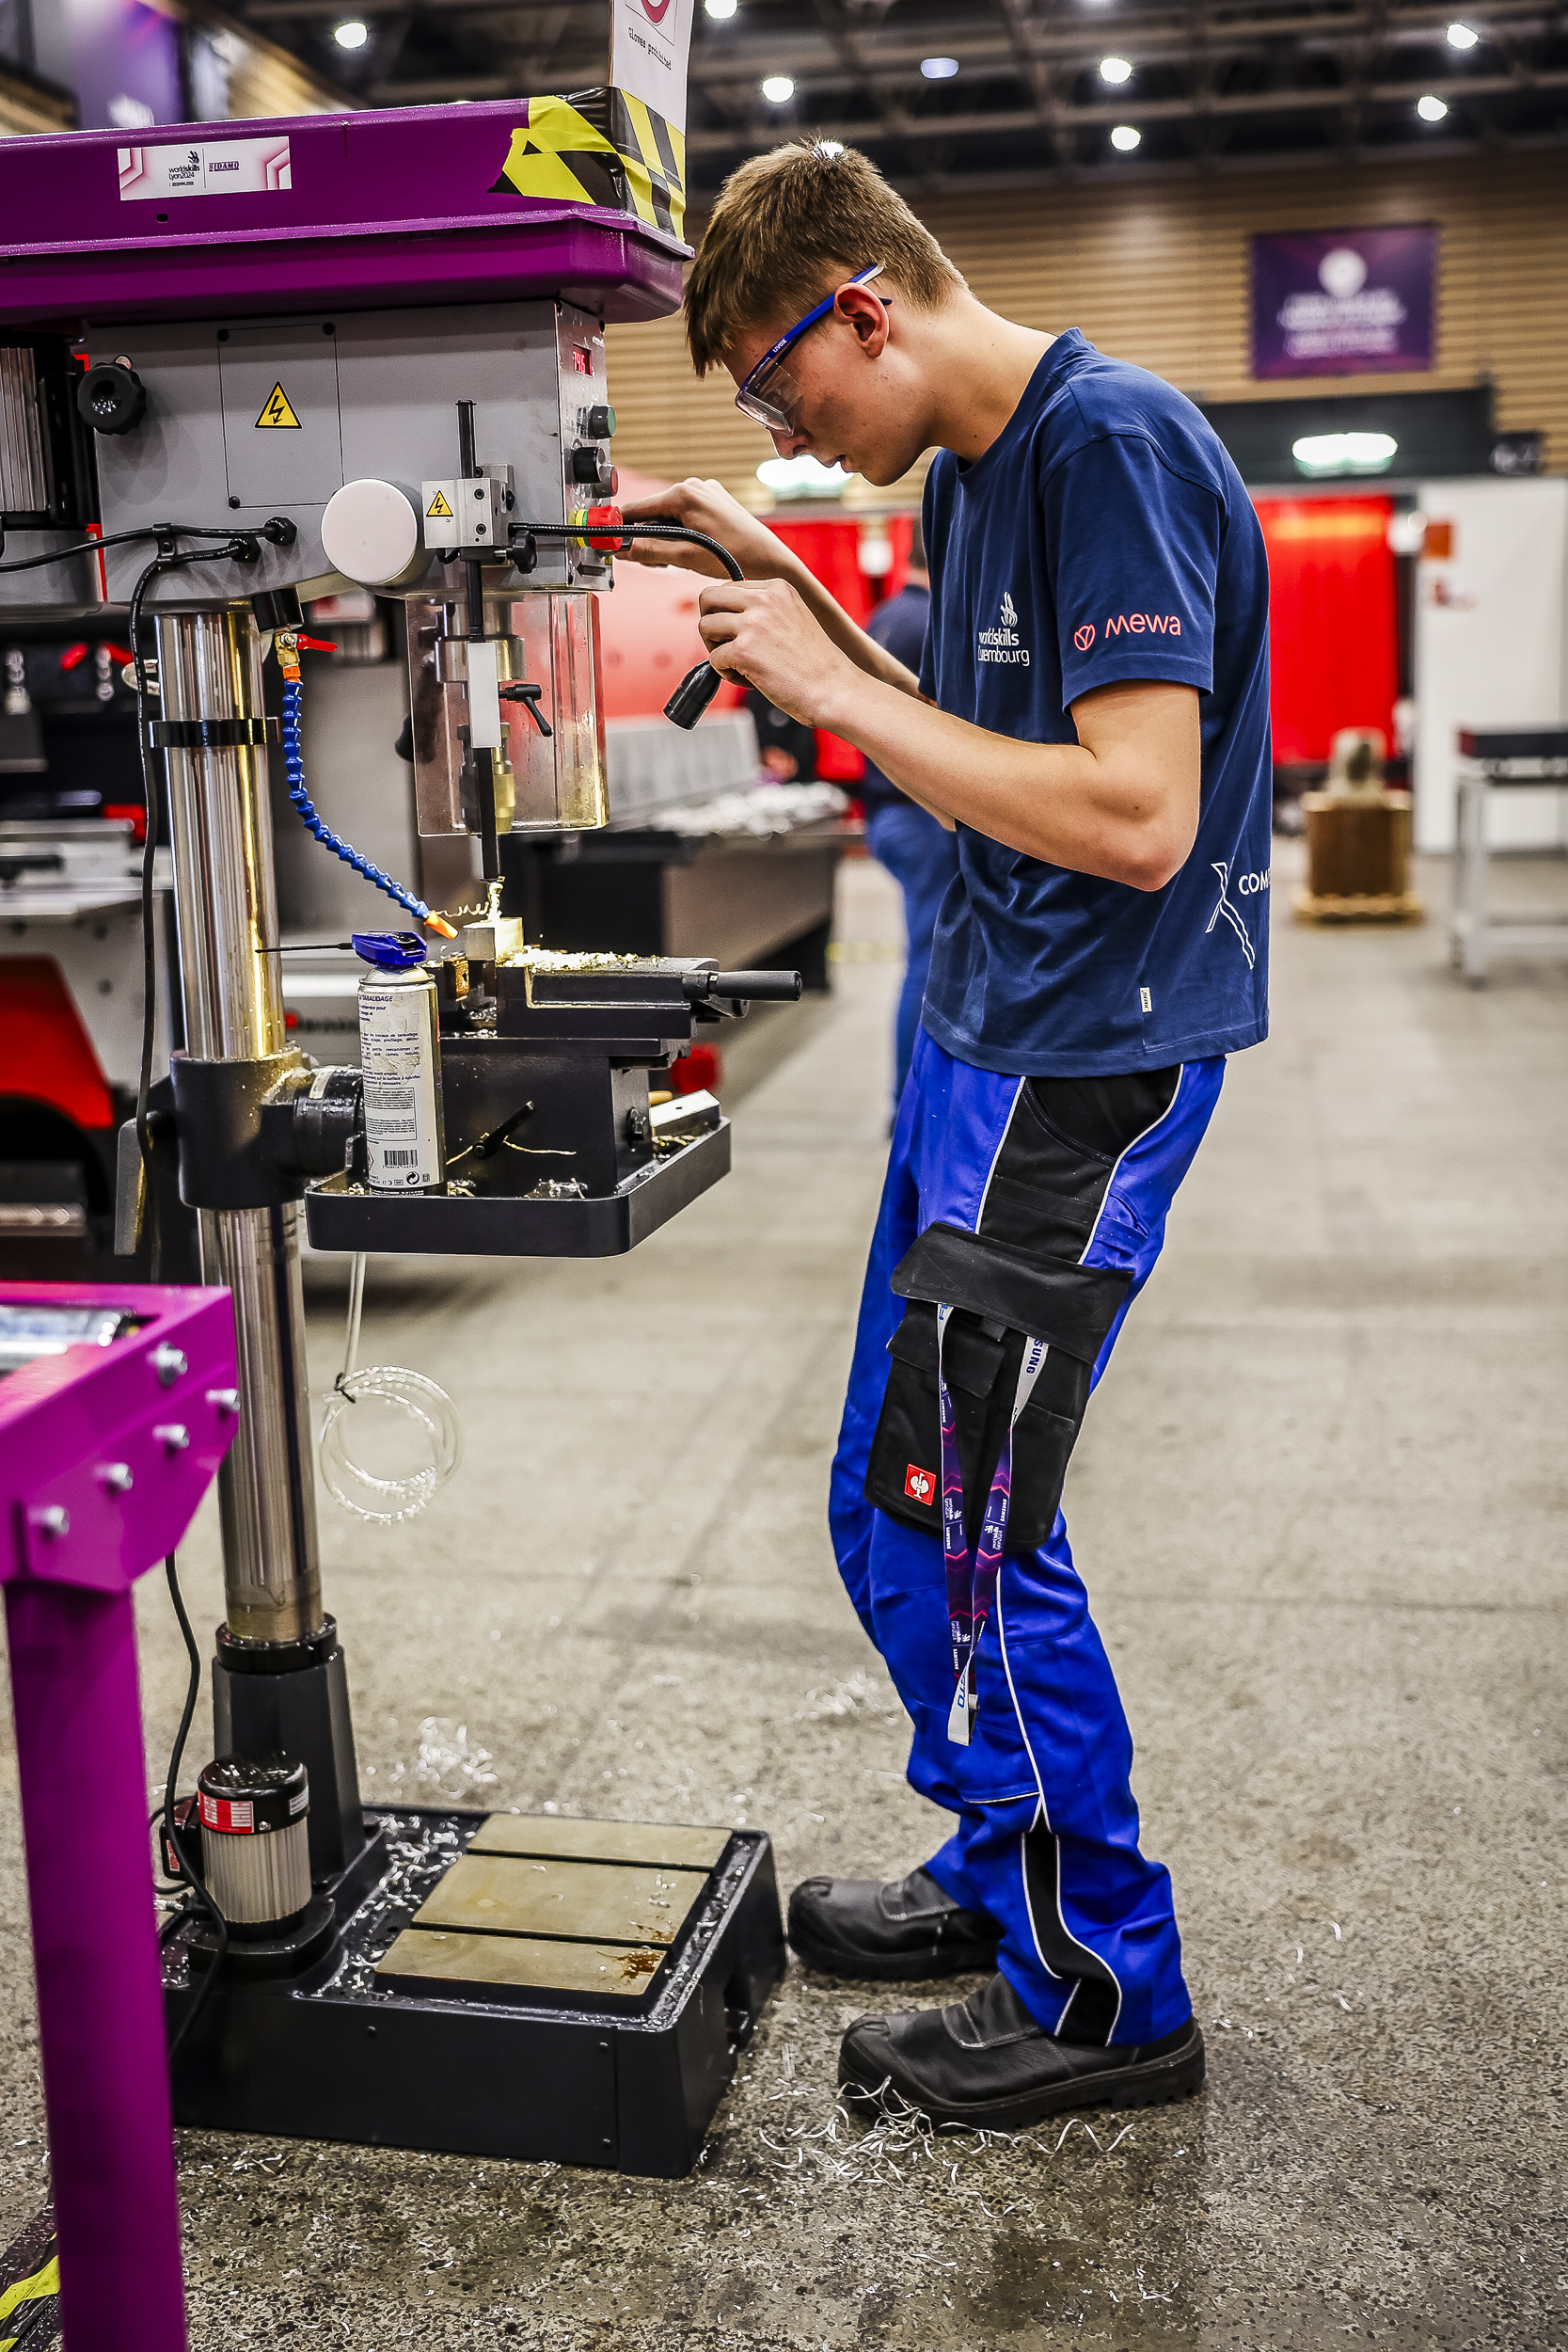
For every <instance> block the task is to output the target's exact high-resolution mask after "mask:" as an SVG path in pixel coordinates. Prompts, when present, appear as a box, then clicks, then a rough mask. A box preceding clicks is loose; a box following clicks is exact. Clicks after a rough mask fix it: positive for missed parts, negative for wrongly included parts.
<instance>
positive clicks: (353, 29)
mask: <svg viewBox="0 0 1568 2352" xmlns="http://www.w3.org/2000/svg"><path fill="white" fill-rule="evenodd" d="M370 37H371V28H370V26H369V25H368V24H364V23H362V22H361V20H360V19H359V18H358V17H356V16H351V17H348V18H347V19H346V20H345V21H344V22H343V23H342V24H335V25H334V26H333V28H332V38H333V40H335V41H336V42H337V44H338V46H339V48H340V49H363V47H364V46H365V43H366V42H367V41H368V40H369V39H370Z"/></svg>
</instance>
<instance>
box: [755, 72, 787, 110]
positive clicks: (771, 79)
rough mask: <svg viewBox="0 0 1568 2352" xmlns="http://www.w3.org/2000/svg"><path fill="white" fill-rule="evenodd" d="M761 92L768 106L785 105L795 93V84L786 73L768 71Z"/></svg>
mask: <svg viewBox="0 0 1568 2352" xmlns="http://www.w3.org/2000/svg"><path fill="white" fill-rule="evenodd" d="M762 94H763V96H764V98H766V99H767V101H768V104H769V105H770V106H787V105H788V103H789V102H790V100H791V99H792V98H793V97H794V95H795V85H794V83H793V82H792V81H791V80H790V78H789V76H788V74H787V73H770V74H769V75H768V79H767V81H766V82H764V84H763V86H762Z"/></svg>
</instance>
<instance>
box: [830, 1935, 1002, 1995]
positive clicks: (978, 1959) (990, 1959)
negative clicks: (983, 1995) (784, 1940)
mask: <svg viewBox="0 0 1568 2352" xmlns="http://www.w3.org/2000/svg"><path fill="white" fill-rule="evenodd" d="M785 1932H786V1934H787V1935H788V1938H789V1945H790V1949H791V1950H792V1951H794V1952H795V1953H796V1954H798V1956H799V1957H800V1959H801V1960H803V1961H804V1962H805V1963H806V1965H807V1967H808V1968H819V1969H820V1970H821V1971H822V1973H823V1975H824V1976H827V1977H857V1978H870V1979H873V1980H875V1981H876V1982H877V1983H879V1984H923V1983H924V1984H928V1983H929V1982H930V1981H931V1979H933V1978H934V1977H973V1976H988V1975H990V1972H991V1970H992V1969H994V1967H995V1966H996V1953H997V1945H998V1944H999V1943H1000V1941H1001V1939H1000V1937H999V1938H998V1939H997V1944H953V1943H945V1944H923V1945H921V1946H920V1947H919V1948H918V1950H915V1951H912V1952H890V1953H885V1954H884V1953H879V1952H847V1951H845V1950H844V1949H843V1947H841V1946H839V1945H836V1944H819V1943H817V1941H816V1938H815V1937H814V1936H810V1935H801V1934H800V1933H799V1932H798V1931H796V1929H795V1928H794V1927H793V1926H791V1927H789V1928H788V1929H787V1930H786V1931H785Z"/></svg>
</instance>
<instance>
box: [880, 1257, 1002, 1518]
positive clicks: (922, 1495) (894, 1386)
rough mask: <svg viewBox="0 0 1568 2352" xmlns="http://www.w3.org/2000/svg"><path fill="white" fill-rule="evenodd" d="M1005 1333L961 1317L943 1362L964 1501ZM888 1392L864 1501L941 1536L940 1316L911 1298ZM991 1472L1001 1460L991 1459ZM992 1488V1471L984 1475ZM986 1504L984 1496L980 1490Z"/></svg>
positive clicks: (973, 1482)
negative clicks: (938, 1369)
mask: <svg viewBox="0 0 1568 2352" xmlns="http://www.w3.org/2000/svg"><path fill="white" fill-rule="evenodd" d="M1007 1336H1008V1334H1007V1332H1006V1327H1005V1326H1004V1325H1003V1324H1001V1323H1000V1322H996V1321H994V1320H990V1319H985V1318H982V1317H980V1316H978V1315H974V1314H964V1313H958V1314H955V1315H954V1316H952V1317H951V1318H950V1320H949V1322H948V1326H947V1345H946V1349H945V1351H944V1361H945V1365H946V1371H947V1389H948V1393H949V1395H950V1396H951V1397H952V1399H953V1414H954V1420H955V1422H956V1424H957V1432H958V1462H959V1466H960V1468H961V1470H962V1471H963V1481H964V1496H965V1500H966V1502H967V1501H968V1500H969V1498H970V1497H971V1496H972V1495H973V1494H974V1491H975V1489H976V1487H977V1486H978V1482H979V1479H980V1474H981V1470H982V1466H983V1464H984V1460H985V1455H986V1450H987V1440H988V1437H989V1435H990V1422H991V1420H992V1419H993V1414H994V1399H995V1398H996V1397H997V1395H999V1394H1000V1391H1001V1388H1002V1385H1003V1382H1002V1374H1003V1371H1004V1367H1005V1360H1006V1353H1007V1350H1006V1340H1007ZM887 1352H888V1356H889V1358H890V1359H891V1361H890V1363H889V1367H888V1382H887V1392H886V1394H885V1395H884V1397H883V1399H882V1409H881V1413H880V1415H879V1418H878V1422H877V1434H876V1436H875V1438H873V1439H872V1441H871V1458H870V1461H869V1463H868V1464H867V1467H866V1473H865V1498H866V1501H867V1502H871V1503H874V1504H875V1505H876V1507H877V1509H878V1510H879V1511H885V1512H886V1513H887V1514H888V1516H889V1518H895V1519H901V1520H902V1521H903V1523H904V1525H905V1526H906V1527H918V1528H921V1529H923V1530H925V1531H926V1532H927V1534H938V1535H940V1534H941V1533H942V1404H941V1399H940V1397H939V1395H938V1393H937V1311H936V1308H935V1306H934V1305H933V1304H931V1303H929V1302H927V1301H926V1300H924V1299H916V1300H912V1301H911V1304H910V1305H909V1306H908V1307H907V1308H906V1309H905V1311H904V1320H903V1322H902V1323H900V1324H899V1326H898V1327H897V1328H896V1330H895V1332H894V1334H893V1337H892V1338H891V1339H890V1340H889V1342H888V1346H887ZM991 1461H992V1467H993V1468H994V1464H995V1455H994V1454H992V1456H991ZM986 1481H987V1484H988V1485H989V1483H990V1472H989V1471H987V1472H986ZM982 1505H983V1492H982Z"/></svg>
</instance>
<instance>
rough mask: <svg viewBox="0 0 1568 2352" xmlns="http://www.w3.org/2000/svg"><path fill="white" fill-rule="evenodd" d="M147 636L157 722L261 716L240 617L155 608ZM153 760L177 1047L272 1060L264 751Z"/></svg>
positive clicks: (276, 1013) (276, 973)
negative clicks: (178, 1002) (167, 888)
mask: <svg viewBox="0 0 1568 2352" xmlns="http://www.w3.org/2000/svg"><path fill="white" fill-rule="evenodd" d="M157 639H158V689H159V694H158V700H159V712H158V715H159V717H160V719H162V720H163V721H165V722H168V721H171V720H172V721H181V720H208V721H211V720H225V719H240V720H253V719H254V720H259V719H261V717H262V716H263V711H262V701H261V640H260V639H259V638H258V636H257V634H256V627H255V623H254V622H253V620H252V619H251V616H250V614H249V612H246V611H245V610H244V609H243V608H242V609H241V610H238V611H229V612H160V613H159V614H158V615H157ZM164 757H165V760H166V767H167V772H168V804H169V830H170V833H171V834H172V842H171V847H172V849H173V851H174V898H175V914H176V919H177V922H178V926H179V935H180V967H181V976H182V981H183V985H184V1003H185V1044H186V1049H187V1051H188V1052H189V1053H191V1054H192V1055H194V1056H195V1057H197V1058H198V1060H203V1061H253V1060H256V1059H258V1058H259V1057H261V1056H262V1055H266V1054H277V1053H281V1052H282V1050H283V1046H284V1043H285V1033H284V1026H283V982H282V975H281V972H280V970H279V968H278V967H279V962H280V959H279V957H278V955H277V885H276V882H275V881H274V877H273V858H272V804H271V801H270V798H269V795H268V783H267V755H266V751H265V749H264V748H263V747H262V746H261V745H259V744H246V745H242V746H237V747H235V748H234V749H231V750H199V751H198V750H182V751H176V750H168V751H166V752H165V754H164ZM269 950H270V951H271V952H269Z"/></svg>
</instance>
